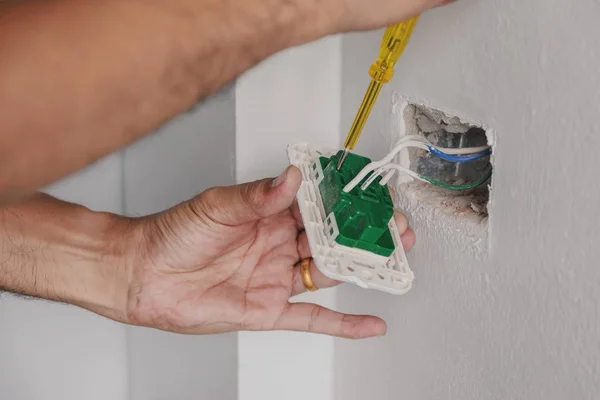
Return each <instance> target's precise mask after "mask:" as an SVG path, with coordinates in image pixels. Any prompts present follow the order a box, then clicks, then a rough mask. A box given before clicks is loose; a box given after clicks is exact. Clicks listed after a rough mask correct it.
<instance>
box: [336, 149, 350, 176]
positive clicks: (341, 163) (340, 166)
mask: <svg viewBox="0 0 600 400" xmlns="http://www.w3.org/2000/svg"><path fill="white" fill-rule="evenodd" d="M346 157H348V149H344V154H342V156H341V157H340V159H339V160H338V163H337V170H338V171H339V170H340V169H342V165H344V161H346Z"/></svg>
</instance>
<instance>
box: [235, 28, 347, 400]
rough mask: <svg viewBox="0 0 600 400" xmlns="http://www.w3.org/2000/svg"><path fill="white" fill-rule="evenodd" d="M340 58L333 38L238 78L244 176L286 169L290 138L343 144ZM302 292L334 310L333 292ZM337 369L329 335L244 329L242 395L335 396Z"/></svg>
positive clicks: (244, 398)
mask: <svg viewBox="0 0 600 400" xmlns="http://www.w3.org/2000/svg"><path fill="white" fill-rule="evenodd" d="M340 61H341V39H340V38H339V37H332V38H328V39H326V40H323V41H320V42H318V43H314V44H311V45H307V46H302V47H299V48H294V49H291V50H288V51H286V52H283V53H281V54H279V55H277V56H275V57H273V58H272V59H270V60H268V61H267V62H265V63H263V64H262V65H260V66H259V67H257V68H255V69H254V70H252V71H250V72H249V73H248V74H246V75H245V76H244V77H243V78H241V79H240V80H239V81H238V85H237V88H236V103H237V109H236V112H237V118H236V121H237V131H236V146H237V151H236V155H237V158H236V161H237V165H236V169H237V180H238V182H246V181H251V180H255V179H261V178H264V177H269V176H272V177H275V176H277V175H279V174H280V173H281V172H282V171H283V170H284V169H285V168H286V167H287V166H288V165H289V162H288V160H287V155H286V147H287V145H288V144H291V143H297V142H304V141H305V142H308V143H311V144H314V145H315V146H325V147H332V148H335V147H337V146H339V131H340V129H339V121H340V120H339V118H340V114H339V113H340V107H341V104H340V97H339V95H340V90H341V89H340V82H341V78H340V71H341V65H340ZM303 297H305V298H304V299H302V300H309V301H317V302H319V303H320V304H323V305H326V306H328V307H334V308H335V301H334V300H335V291H334V290H330V291H323V292H318V293H317V294H314V295H310V296H309V295H303ZM298 300H300V298H298ZM333 370H334V365H333V339H332V338H330V337H323V336H315V335H308V334H300V333H289V332H285V333H282V332H274V333H273V332H272V333H240V334H239V393H240V395H239V399H240V400H255V399H269V400H271V399H273V400H279V399H285V400H296V399H298V400H303V399H307V398H310V399H314V400H329V399H331V398H332V397H333Z"/></svg>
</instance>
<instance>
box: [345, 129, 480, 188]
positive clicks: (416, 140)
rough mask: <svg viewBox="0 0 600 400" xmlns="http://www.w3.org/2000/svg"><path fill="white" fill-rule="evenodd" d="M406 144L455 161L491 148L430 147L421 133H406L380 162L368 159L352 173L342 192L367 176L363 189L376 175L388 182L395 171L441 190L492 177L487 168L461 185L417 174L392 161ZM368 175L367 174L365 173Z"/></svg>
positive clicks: (472, 157)
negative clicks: (354, 174)
mask: <svg viewBox="0 0 600 400" xmlns="http://www.w3.org/2000/svg"><path fill="white" fill-rule="evenodd" d="M409 147H413V148H419V149H423V150H426V151H428V152H430V153H431V154H433V155H434V156H436V157H439V158H441V159H442V160H446V161H450V162H455V163H464V162H471V161H476V160H479V159H481V158H483V157H486V156H489V155H490V154H491V153H492V149H491V147H490V146H480V147H468V148H460V149H451V148H441V147H438V146H434V145H433V144H431V143H430V142H429V141H428V140H427V139H426V138H425V137H423V136H419V135H408V136H405V137H403V138H402V139H401V140H400V141H399V142H398V144H397V145H396V147H394V148H393V149H392V151H391V152H390V153H389V154H388V155H387V156H385V157H384V158H383V159H381V160H380V161H374V162H371V163H369V164H368V165H367V166H366V167H365V168H363V169H362V171H360V173H359V174H358V175H356V177H355V178H354V179H353V180H352V181H350V183H348V184H347V185H346V186H345V187H344V191H345V192H346V193H348V192H350V191H352V190H353V189H354V188H355V187H356V186H358V185H359V184H360V182H362V181H363V180H364V179H365V178H367V176H368V179H367V180H366V181H365V182H364V183H363V184H362V186H361V188H362V189H363V190H365V189H367V188H368V187H369V186H370V185H371V184H372V183H373V182H374V181H375V180H376V179H377V178H378V177H379V176H382V175H383V178H382V179H381V181H380V182H379V184H380V185H386V184H387V183H388V182H389V181H390V179H392V177H393V176H394V174H395V173H396V172H399V173H404V174H406V175H408V176H410V177H412V178H414V179H416V180H419V181H421V182H425V183H429V184H432V185H435V186H438V187H441V188H444V189H448V190H455V191H462V190H468V189H473V188H476V187H477V186H480V185H482V184H483V183H485V182H486V181H487V180H488V179H489V178H490V177H491V176H492V170H491V169H490V171H489V172H488V173H487V174H486V175H485V176H484V177H483V178H481V179H480V180H478V181H476V182H473V183H468V184H464V185H450V184H447V183H444V182H441V181H437V180H435V179H432V178H428V177H425V176H421V175H419V174H418V173H416V172H415V171H413V170H411V169H408V168H406V167H403V166H401V165H400V164H396V163H394V162H393V160H394V158H395V157H396V155H397V154H398V153H400V152H401V151H402V150H404V149H407V148H409ZM369 174H371V175H370V176H369ZM384 174H385V175H384Z"/></svg>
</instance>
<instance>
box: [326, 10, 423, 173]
mask: <svg viewBox="0 0 600 400" xmlns="http://www.w3.org/2000/svg"><path fill="white" fill-rule="evenodd" d="M418 20H419V16H416V17H413V18H411V19H409V20H406V21H404V22H401V23H399V24H396V25H392V26H390V27H388V28H387V29H386V31H385V34H384V35H383V40H382V41H381V48H380V50H379V58H378V59H377V61H376V62H375V63H374V64H373V65H372V66H371V68H370V69H369V75H370V76H371V78H372V80H371V84H370V85H369V88H368V89H367V93H366V94H365V97H364V99H363V102H362V104H361V106H360V108H359V109H358V113H357V114H356V119H355V120H354V123H353V124H352V128H351V129H350V132H349V133H348V137H347V138H346V142H345V143H344V154H343V155H342V157H340V159H339V161H338V163H337V169H338V170H340V169H341V168H342V165H343V164H344V161H345V160H346V157H348V153H349V152H350V150H353V149H354V146H356V143H357V142H358V138H359V137H360V134H361V133H362V130H363V128H364V127H365V124H366V123H367V119H368V118H369V115H370V114H371V110H372V109H373V106H374V105H375V101H377V97H378V96H379V93H380V92H381V88H382V87H383V85H384V84H386V83H388V82H389V81H391V80H392V77H393V76H394V65H396V62H397V61H398V59H399V58H400V56H401V55H402V53H403V52H404V49H405V48H406V45H407V43H408V40H409V39H410V36H411V34H412V32H413V30H414V28H415V25H416V24H417V21H418Z"/></svg>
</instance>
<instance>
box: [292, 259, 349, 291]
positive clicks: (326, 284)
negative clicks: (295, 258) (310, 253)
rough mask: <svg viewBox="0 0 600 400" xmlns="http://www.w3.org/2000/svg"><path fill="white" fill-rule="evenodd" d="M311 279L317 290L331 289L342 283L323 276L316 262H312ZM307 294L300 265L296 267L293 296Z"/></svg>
mask: <svg viewBox="0 0 600 400" xmlns="http://www.w3.org/2000/svg"><path fill="white" fill-rule="evenodd" d="M310 277H311V278H312V281H313V284H314V285H315V286H316V287H317V289H329V288H332V287H335V286H338V285H339V284H340V283H341V282H340V281H336V280H335V279H331V278H328V277H326V276H325V275H323V273H322V272H321V271H319V269H318V268H317V266H316V265H315V261H314V260H310ZM304 292H306V288H305V287H304V283H303V282H302V272H301V271H300V264H298V265H297V266H295V267H294V280H293V285H292V296H297V295H299V294H301V293H304Z"/></svg>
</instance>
